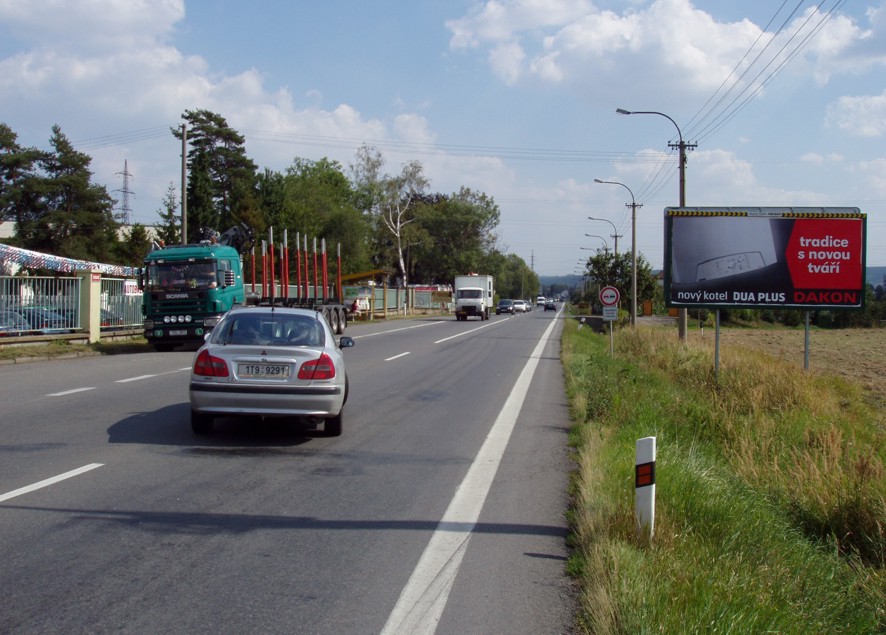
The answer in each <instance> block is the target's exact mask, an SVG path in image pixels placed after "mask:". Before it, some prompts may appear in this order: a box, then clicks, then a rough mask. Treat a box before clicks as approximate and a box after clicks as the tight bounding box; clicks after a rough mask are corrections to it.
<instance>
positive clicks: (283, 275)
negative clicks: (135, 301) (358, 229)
mask: <svg viewBox="0 0 886 635" xmlns="http://www.w3.org/2000/svg"><path fill="white" fill-rule="evenodd" d="M285 236H286V234H285V232H284V245H285V244H286V243H287V240H286V237H285ZM253 243H254V239H253V234H252V231H251V230H250V229H249V228H248V227H246V226H240V227H233V228H231V229H229V230H228V231H226V232H225V233H224V234H221V235H219V234H218V233H217V232H215V231H213V230H204V231H203V240H201V241H200V242H199V243H197V244H191V245H180V246H170V247H162V248H159V249H155V250H154V251H151V252H150V253H149V254H148V255H147V256H146V258H145V261H144V269H142V270H141V271H140V273H139V284H140V286H141V288H142V313H143V314H144V336H145V339H147V340H148V343H149V344H151V345H152V346H153V347H154V348H155V349H156V350H158V351H171V350H172V349H174V348H176V347H178V346H190V347H194V346H199V345H200V344H202V343H203V339H204V336H205V335H206V333H208V332H209V331H211V330H212V328H213V327H214V326H215V325H216V324H218V322H219V320H220V319H221V317H222V315H224V314H225V312H227V311H228V310H229V309H231V307H233V306H235V305H238V304H259V303H275V304H279V305H281V306H299V307H303V308H312V309H314V310H316V311H318V312H321V313H323V315H324V317H326V319H327V321H328V322H329V324H330V326H331V327H332V330H333V332H334V333H337V334H341V333H343V332H344V329H345V327H346V326H347V320H348V309H347V307H346V306H345V305H344V304H342V302H341V298H342V287H341V254H340V253H339V255H338V274H337V275H338V283H337V285H336V292H337V296H336V297H333V295H332V294H331V293H330V289H329V283H328V266H327V258H326V245H325V241H324V242H323V245H322V249H323V251H322V270H321V269H320V267H321V263H319V262H318V256H319V255H318V253H317V241H316V239H315V240H314V258H313V271H314V283H313V285H311V284H310V271H311V263H310V261H309V253H308V244H307V238H305V240H304V250H303V251H302V249H301V246H300V245H298V243H299V238H298V237H297V238H296V243H297V248H296V258H297V262H298V275H297V279H296V285H295V294H292V293H291V291H292V287H291V286H290V284H289V282H290V281H289V249H288V247H281V248H280V257H279V259H278V260H277V263H276V264H275V259H274V252H275V248H274V241H273V230H271V232H270V246H269V248H268V245H266V244H265V243H264V242H263V244H262V253H261V268H262V269H261V270H262V278H261V283H260V284H259V285H258V286H259V287H260V289H261V291H260V292H257V291H256V281H255V269H256V262H255V261H256V258H255V254H254V252H253V254H252V259H251V261H252V275H251V277H252V284H251V288H248V287H247V284H246V283H245V275H246V272H245V271H244V270H243V258H242V254H243V253H245V252H249V251H251V250H253ZM278 269H279V277H277V273H276V271H277V270H278ZM303 274H304V277H302V276H303ZM320 275H322V281H323V287H322V288H318V284H319V280H318V278H319V276H320Z"/></svg>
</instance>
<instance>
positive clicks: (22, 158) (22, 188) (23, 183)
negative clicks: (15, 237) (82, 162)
mask: <svg viewBox="0 0 886 635" xmlns="http://www.w3.org/2000/svg"><path fill="white" fill-rule="evenodd" d="M40 156H41V153H40V152H39V151H38V150H36V149H35V148H23V147H21V146H20V145H19V144H18V135H16V133H15V132H13V131H12V129H11V128H10V127H9V126H7V125H6V124H0V221H15V222H16V223H18V222H19V219H20V218H21V217H22V215H23V214H24V210H25V209H26V208H27V207H28V206H29V205H31V204H33V203H34V196H33V195H32V194H33V193H32V191H31V190H32V187H33V185H34V179H35V178H36V175H35V172H34V170H35V163H36V161H37V160H38V159H39V158H40Z"/></svg>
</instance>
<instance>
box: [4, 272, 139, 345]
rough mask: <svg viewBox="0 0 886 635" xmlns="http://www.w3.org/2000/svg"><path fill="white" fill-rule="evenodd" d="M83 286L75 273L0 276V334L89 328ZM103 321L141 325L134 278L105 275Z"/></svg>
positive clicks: (118, 325) (113, 326) (106, 326)
mask: <svg viewBox="0 0 886 635" xmlns="http://www.w3.org/2000/svg"><path fill="white" fill-rule="evenodd" d="M81 287H82V285H81V280H80V278H74V277H51V276H45V277H44V276H21V277H20V276H15V277H9V276H0V336H8V335H27V334H46V335H53V334H61V333H75V332H77V331H80V330H83V329H86V328H87V326H88V325H87V324H86V323H85V319H83V316H81V315H80V296H81V291H82V289H81ZM100 324H101V328H102V329H103V330H106V329H119V328H131V327H137V326H141V324H142V315H141V294H139V293H138V290H137V288H136V287H135V281H134V280H123V279H119V278H102V280H101V301H100Z"/></svg>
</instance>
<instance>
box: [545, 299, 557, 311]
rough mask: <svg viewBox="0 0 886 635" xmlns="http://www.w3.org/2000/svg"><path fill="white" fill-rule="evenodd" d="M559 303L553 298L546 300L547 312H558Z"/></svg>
mask: <svg viewBox="0 0 886 635" xmlns="http://www.w3.org/2000/svg"><path fill="white" fill-rule="evenodd" d="M556 310H557V303H556V302H554V300H553V299H552V298H548V299H547V300H545V311H556Z"/></svg>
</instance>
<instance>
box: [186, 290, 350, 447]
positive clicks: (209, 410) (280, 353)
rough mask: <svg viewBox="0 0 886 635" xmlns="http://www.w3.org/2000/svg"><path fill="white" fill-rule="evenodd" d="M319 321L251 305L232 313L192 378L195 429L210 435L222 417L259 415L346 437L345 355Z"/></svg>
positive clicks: (344, 342) (346, 340)
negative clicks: (344, 425)
mask: <svg viewBox="0 0 886 635" xmlns="http://www.w3.org/2000/svg"><path fill="white" fill-rule="evenodd" d="M353 345H354V340H353V339H351V338H350V337H342V338H341V339H340V340H339V342H338V343H336V342H335V336H334V335H333V333H332V329H331V328H330V327H329V323H328V322H327V321H326V319H324V318H323V317H322V314H320V313H317V312H316V311H313V310H310V309H295V308H286V307H269V306H257V307H253V306H249V307H239V308H234V309H231V310H230V311H228V312H227V313H226V314H225V316H224V317H223V318H222V320H221V321H220V322H219V323H218V325H216V327H215V328H214V329H212V331H211V332H210V333H209V335H207V337H206V341H205V343H204V344H203V346H201V347H200V349H199V350H198V351H197V355H196V357H195V359H194V366H193V369H192V371H191V381H190V390H189V392H190V401H191V428H192V429H193V431H194V432H195V433H196V434H206V433H209V432H211V431H212V428H213V424H214V419H215V418H216V417H222V416H237V415H255V416H260V417H262V418H278V419H280V418H284V419H291V420H297V421H301V422H306V423H308V424H313V425H317V424H320V423H322V424H323V431H324V433H325V434H326V435H327V436H338V435H340V434H341V433H342V419H343V416H344V405H345V402H347V400H348V376H347V372H346V371H345V360H344V355H343V354H342V349H343V348H349V347H351V346H353Z"/></svg>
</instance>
